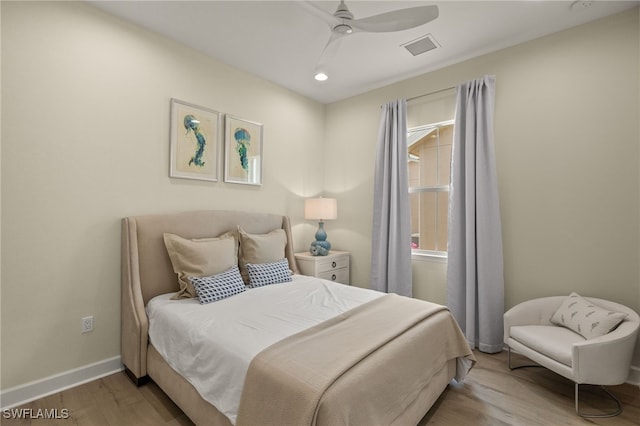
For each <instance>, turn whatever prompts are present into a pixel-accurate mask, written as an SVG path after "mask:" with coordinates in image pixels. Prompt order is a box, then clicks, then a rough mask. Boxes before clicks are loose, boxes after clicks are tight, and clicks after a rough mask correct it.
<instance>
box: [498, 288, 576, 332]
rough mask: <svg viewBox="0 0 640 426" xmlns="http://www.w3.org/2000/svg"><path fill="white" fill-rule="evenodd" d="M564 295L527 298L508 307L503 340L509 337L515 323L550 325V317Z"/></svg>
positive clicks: (505, 315)
mask: <svg viewBox="0 0 640 426" xmlns="http://www.w3.org/2000/svg"><path fill="white" fill-rule="evenodd" d="M564 299H565V296H551V297H543V298H540V299H533V300H527V301H525V302H522V303H519V304H517V305H515V306H514V307H512V308H511V309H509V310H508V311H507V312H505V314H504V342H505V343H506V342H507V340H509V337H510V329H511V327H512V326H515V325H552V324H551V317H552V316H553V314H554V313H555V311H557V310H558V308H559V307H560V305H561V304H562V301H563V300H564Z"/></svg>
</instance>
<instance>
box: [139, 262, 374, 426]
mask: <svg viewBox="0 0 640 426" xmlns="http://www.w3.org/2000/svg"><path fill="white" fill-rule="evenodd" d="M172 295H173V293H170V294H163V295H160V296H156V297H155V298H153V299H152V300H150V301H149V303H148V304H147V308H146V309H147V315H148V317H149V339H150V341H151V344H152V345H153V346H154V347H155V349H156V350H157V351H158V353H160V355H161V356H162V357H163V358H164V359H165V360H166V361H167V363H168V364H169V365H170V366H171V367H172V368H173V369H174V370H175V371H177V372H178V373H179V374H180V375H181V376H183V377H184V378H185V379H186V380H187V381H189V382H190V383H191V384H192V385H193V386H194V388H195V389H196V390H197V391H198V392H199V393H200V395H201V396H202V397H203V399H205V400H206V401H208V402H209V403H211V404H213V405H214V406H215V407H216V408H217V409H218V410H219V411H220V412H222V413H223V414H224V415H225V416H227V417H228V418H229V420H230V421H231V422H232V423H234V424H235V421H236V417H237V413H238V407H239V404H240V397H241V395H242V388H243V384H244V379H245V377H246V374H247V370H248V368H249V364H250V362H251V360H252V359H253V358H254V357H255V356H256V355H257V354H258V353H259V352H261V351H262V350H264V349H266V348H267V347H269V346H271V345H272V344H274V343H276V342H278V341H280V340H282V339H284V338H286V337H288V336H291V335H293V334H296V333H299V332H301V331H304V330H306V329H308V328H310V327H313V326H315V325H317V324H320V323H322V322H324V321H326V320H328V319H331V318H333V317H335V316H337V315H339V314H341V313H344V312H346V311H348V310H350V309H353V308H355V307H357V306H360V305H362V304H364V303H367V302H369V301H372V300H374V299H377V298H379V297H381V296H383V293H380V292H377V291H373V290H367V289H362V288H357V287H350V286H346V285H343V284H337V283H334V282H332V281H327V280H322V279H319V278H314V277H308V276H303V275H294V276H293V281H292V282H289V283H282V284H274V285H268V286H264V287H259V288H253V289H249V290H247V291H245V292H243V293H240V294H238V295H235V296H232V297H230V298H227V299H223V300H220V301H218V302H214V303H210V304H206V305H201V304H200V303H199V302H198V300H197V299H182V300H171V299H170V298H171V296H172Z"/></svg>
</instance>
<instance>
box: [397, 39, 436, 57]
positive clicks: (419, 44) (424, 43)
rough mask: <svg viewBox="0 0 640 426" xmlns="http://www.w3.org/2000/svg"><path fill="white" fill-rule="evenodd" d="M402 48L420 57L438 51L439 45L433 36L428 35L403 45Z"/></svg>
mask: <svg viewBox="0 0 640 426" xmlns="http://www.w3.org/2000/svg"><path fill="white" fill-rule="evenodd" d="M402 47H404V48H405V49H407V50H408V51H409V52H410V53H411V54H412V55H413V56H418V55H421V54H423V53H425V52H428V51H430V50H433V49H436V48H437V47H439V44H438V42H437V41H436V39H435V38H433V36H432V35H431V34H427V35H426V36H424V37H420V38H419V39H416V40H413V41H410V42H409V43H406V44H403V45H402Z"/></svg>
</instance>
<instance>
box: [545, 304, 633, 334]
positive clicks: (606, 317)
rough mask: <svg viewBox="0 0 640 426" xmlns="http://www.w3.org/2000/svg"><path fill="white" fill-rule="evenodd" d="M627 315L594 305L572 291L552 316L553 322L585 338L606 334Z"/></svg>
mask: <svg viewBox="0 0 640 426" xmlns="http://www.w3.org/2000/svg"><path fill="white" fill-rule="evenodd" d="M626 317H627V314H625V313H622V312H615V311H609V310H607V309H604V308H601V307H599V306H596V305H594V304H593V303H591V302H590V301H588V300H587V299H584V298H582V297H580V295H579V294H577V293H571V294H570V295H569V297H567V298H566V299H565V301H564V302H562V305H560V307H559V308H558V310H557V311H556V312H555V313H554V314H553V316H552V317H551V322H552V323H553V324H556V325H560V326H563V327H567V328H568V329H570V330H573V331H575V332H576V333H578V334H580V335H581V336H582V337H584V338H585V339H593V338H594V337H599V336H604V335H605V334H607V333H609V332H610V331H611V330H613V329H614V328H616V327H617V326H618V324H620V323H621V322H622V321H624V319H625V318H626Z"/></svg>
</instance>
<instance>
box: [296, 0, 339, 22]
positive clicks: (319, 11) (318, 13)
mask: <svg viewBox="0 0 640 426" xmlns="http://www.w3.org/2000/svg"><path fill="white" fill-rule="evenodd" d="M296 3H297V4H298V5H300V6H301V7H303V8H304V9H305V10H306V11H307V12H309V13H310V14H311V15H313V16H315V17H316V18H318V19H321V20H323V21H324V22H325V23H326V24H327V25H329V27H331V28H333V27H334V26H336V25H338V24H339V23H340V20H339V19H338V18H336V17H335V16H333V14H332V13H330V12H327V11H326V10H324V9H323V8H321V7H320V6H318V5H317V4H315V3H314V2H312V1H309V0H301V1H296Z"/></svg>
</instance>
